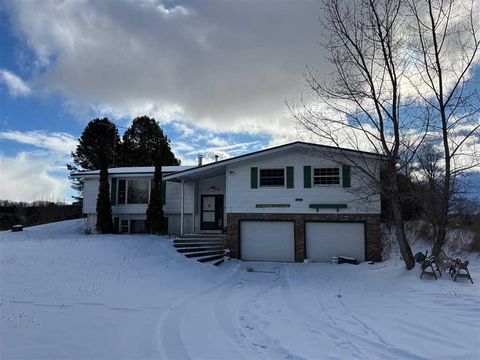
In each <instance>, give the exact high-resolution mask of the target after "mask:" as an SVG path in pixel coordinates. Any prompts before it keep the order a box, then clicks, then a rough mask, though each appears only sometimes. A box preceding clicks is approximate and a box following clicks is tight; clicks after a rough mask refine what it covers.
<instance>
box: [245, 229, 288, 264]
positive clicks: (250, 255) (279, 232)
mask: <svg viewBox="0 0 480 360" xmlns="http://www.w3.org/2000/svg"><path fill="white" fill-rule="evenodd" d="M240 244H241V247H240V251H241V257H242V259H243V260H256V261H289V262H294V261H295V242H294V223H293V221H292V222H290V221H242V222H241V223H240Z"/></svg>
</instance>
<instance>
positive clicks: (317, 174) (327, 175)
mask: <svg viewBox="0 0 480 360" xmlns="http://www.w3.org/2000/svg"><path fill="white" fill-rule="evenodd" d="M313 184H314V185H338V184H340V169H339V168H337V167H335V168H317V169H313Z"/></svg>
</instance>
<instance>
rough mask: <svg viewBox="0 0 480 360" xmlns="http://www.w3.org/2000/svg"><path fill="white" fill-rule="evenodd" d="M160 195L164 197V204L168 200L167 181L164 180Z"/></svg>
mask: <svg viewBox="0 0 480 360" xmlns="http://www.w3.org/2000/svg"><path fill="white" fill-rule="evenodd" d="M160 196H161V197H162V204H163V205H165V203H166V200H167V182H166V181H162V186H161V195H160Z"/></svg>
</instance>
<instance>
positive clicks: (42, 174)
mask: <svg viewBox="0 0 480 360" xmlns="http://www.w3.org/2000/svg"><path fill="white" fill-rule="evenodd" d="M55 161H56V158H55V157H52V156H50V155H48V154H45V153H35V152H20V153H18V154H16V155H15V156H14V157H9V156H6V155H3V154H2V153H0V199H8V200H13V201H29V202H30V201H34V200H46V201H69V200H70V197H69V196H68V188H69V182H68V179H67V177H66V176H63V177H58V176H56V175H55V171H57V166H56V165H55Z"/></svg>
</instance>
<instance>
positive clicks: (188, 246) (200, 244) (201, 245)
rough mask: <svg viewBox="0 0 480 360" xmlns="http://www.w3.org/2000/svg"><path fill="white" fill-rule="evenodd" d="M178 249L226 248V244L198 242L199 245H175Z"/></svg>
mask: <svg viewBox="0 0 480 360" xmlns="http://www.w3.org/2000/svg"><path fill="white" fill-rule="evenodd" d="M173 246H174V247H175V248H177V249H179V248H191V247H206V246H219V247H220V246H221V247H225V244H223V243H218V242H201V243H200V242H198V243H182V244H173Z"/></svg>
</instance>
